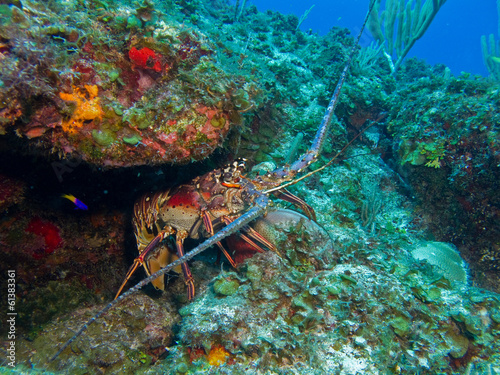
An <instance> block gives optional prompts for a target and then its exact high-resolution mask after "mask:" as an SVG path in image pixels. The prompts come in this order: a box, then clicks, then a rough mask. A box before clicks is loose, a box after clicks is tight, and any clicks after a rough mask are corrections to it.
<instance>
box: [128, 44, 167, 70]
mask: <svg viewBox="0 0 500 375" xmlns="http://www.w3.org/2000/svg"><path fill="white" fill-rule="evenodd" d="M128 57H129V59H130V61H132V62H133V63H134V64H135V65H137V66H138V67H141V68H145V69H153V70H154V71H156V72H161V65H162V64H161V62H160V59H161V57H162V56H161V55H160V54H159V53H156V52H155V51H153V50H152V49H151V48H148V47H143V48H141V49H137V48H135V47H132V48H131V49H130V51H129V52H128Z"/></svg>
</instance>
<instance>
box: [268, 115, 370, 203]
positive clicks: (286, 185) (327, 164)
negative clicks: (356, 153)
mask: <svg viewBox="0 0 500 375" xmlns="http://www.w3.org/2000/svg"><path fill="white" fill-rule="evenodd" d="M376 123H377V122H376V121H374V122H372V123H371V124H370V125H368V126H367V127H366V128H364V129H363V130H361V131H360V132H359V133H358V134H356V136H355V137H354V138H353V139H351V140H350V141H349V143H347V144H346V145H345V146H344V147H342V150H340V151H339V152H337V153H336V154H335V156H334V157H333V158H331V159H330V161H329V162H328V163H326V164H325V165H323V166H321V167H319V168H318V169H315V170H313V171H310V172H308V173H306V174H305V175H303V176H300V177H299V178H296V179H295V180H293V181H290V182H287V183H286V184H283V185H280V186H276V187H274V188H272V189H269V190H266V191H263V192H262V193H263V194H269V193H272V192H274V191H278V190H282V189H286V188H287V187H289V186H292V185H295V184H296V183H297V182H300V181H302V180H305V179H306V178H308V177H310V176H312V175H313V174H315V173H318V172H320V171H322V170H323V169H325V168H327V167H329V166H330V165H332V164H333V162H334V161H335V160H337V158H338V157H339V156H340V155H342V153H344V151H345V150H347V149H348V148H349V146H350V145H352V144H353V143H354V141H355V140H356V139H358V138H359V137H360V136H361V135H362V134H363V133H364V132H365V131H367V130H368V129H369V128H370V127H371V126H373V125H375V124H376Z"/></svg>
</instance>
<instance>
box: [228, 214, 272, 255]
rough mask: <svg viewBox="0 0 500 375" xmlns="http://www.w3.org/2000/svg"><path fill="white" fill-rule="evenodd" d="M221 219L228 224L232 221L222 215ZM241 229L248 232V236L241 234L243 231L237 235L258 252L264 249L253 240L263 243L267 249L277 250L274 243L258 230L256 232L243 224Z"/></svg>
mask: <svg viewBox="0 0 500 375" xmlns="http://www.w3.org/2000/svg"><path fill="white" fill-rule="evenodd" d="M223 220H224V222H225V223H226V225H227V224H229V223H232V222H233V221H234V219H230V218H228V217H224V218H223ZM242 230H244V231H245V232H246V233H247V234H248V236H247V235H245V234H243V233H241V232H239V233H238V236H239V237H240V238H241V239H242V240H243V241H245V242H246V243H248V244H249V245H251V246H252V247H253V248H254V249H255V250H256V251H258V252H259V253H263V252H264V250H263V249H262V247H260V246H259V245H257V244H256V243H255V242H254V241H253V240H255V241H257V242H259V243H261V244H262V245H264V246H265V247H267V248H268V249H269V250H271V251H274V252H276V250H277V249H276V246H274V244H272V243H271V242H269V241H268V240H267V239H266V238H264V237H263V236H262V235H261V234H260V233H259V232H257V231H256V230H255V229H253V228H252V227H249V226H248V225H246V226H244V227H243V228H242ZM251 238H252V239H253V240H252V239H251Z"/></svg>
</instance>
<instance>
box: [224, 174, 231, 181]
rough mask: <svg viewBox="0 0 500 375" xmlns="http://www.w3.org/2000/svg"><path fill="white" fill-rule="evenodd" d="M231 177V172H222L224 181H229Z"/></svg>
mask: <svg viewBox="0 0 500 375" xmlns="http://www.w3.org/2000/svg"><path fill="white" fill-rule="evenodd" d="M232 177H233V174H232V173H230V172H226V173H224V181H230V180H231V178H232Z"/></svg>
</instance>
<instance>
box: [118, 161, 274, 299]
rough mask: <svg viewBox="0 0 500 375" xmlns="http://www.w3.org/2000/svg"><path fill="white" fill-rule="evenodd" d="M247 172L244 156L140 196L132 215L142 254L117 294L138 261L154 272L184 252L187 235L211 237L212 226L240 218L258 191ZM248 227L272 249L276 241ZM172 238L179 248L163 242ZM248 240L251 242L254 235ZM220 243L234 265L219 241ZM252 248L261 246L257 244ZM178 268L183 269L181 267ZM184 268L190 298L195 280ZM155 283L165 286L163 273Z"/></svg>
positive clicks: (128, 276)
mask: <svg viewBox="0 0 500 375" xmlns="http://www.w3.org/2000/svg"><path fill="white" fill-rule="evenodd" d="M244 170H245V162H244V160H242V159H241V160H236V161H234V162H233V163H231V164H230V165H228V166H226V167H224V168H219V169H216V170H214V171H211V172H208V173H206V174H204V175H203V176H200V177H196V178H194V179H193V180H191V181H190V182H188V183H186V184H183V185H180V186H178V187H175V188H173V189H169V190H165V191H161V192H156V193H152V194H146V195H144V196H143V197H142V198H140V199H139V200H138V201H137V202H136V203H135V206H134V219H133V225H134V231H135V236H136V240H137V248H138V250H139V257H138V258H137V259H136V261H135V262H134V264H133V265H132V267H131V268H130V270H129V272H128V274H127V277H126V279H125V281H124V283H123V284H122V287H121V288H120V291H119V292H118V294H119V293H120V292H121V289H122V288H123V286H124V284H125V283H126V282H127V281H128V279H129V278H130V276H131V275H132V273H133V272H135V270H136V268H137V266H138V265H139V264H141V265H143V266H144V268H145V270H146V272H147V274H148V275H151V274H152V273H155V272H156V271H158V270H160V269H161V268H163V267H165V266H166V265H167V264H169V263H171V262H172V261H174V260H176V259H178V258H179V257H182V256H183V255H184V247H183V243H184V240H185V239H186V238H188V237H189V238H192V239H202V238H208V237H210V236H212V235H213V234H214V227H219V226H221V225H224V224H227V223H229V222H232V221H233V220H234V219H235V218H237V217H239V216H241V214H242V213H243V212H245V211H246V210H247V209H248V208H249V206H250V205H251V204H252V202H251V191H255V190H256V187H255V185H254V184H253V183H252V182H251V181H250V180H248V179H246V178H243V177H242V175H241V174H242V172H243V171H244ZM249 231H250V237H253V239H254V240H256V241H257V242H259V243H260V244H262V245H264V246H266V247H268V248H273V246H272V244H269V242H268V241H266V240H265V239H264V238H261V237H260V236H259V235H258V234H256V233H255V232H254V231H252V230H251V229H250V228H249ZM170 236H172V237H175V248H174V247H173V246H171V244H169V243H168V242H167V243H165V245H164V246H159V245H160V242H162V241H163V240H164V239H166V238H168V237H170ZM246 238H247V237H246ZM247 239H248V238H247ZM248 241H249V242H250V243H252V242H253V241H252V240H250V239H248ZM218 246H219V247H220V248H221V250H222V251H223V253H224V255H225V256H226V258H227V259H228V260H229V262H230V263H231V264H232V265H233V266H235V263H234V261H233V260H232V258H231V256H230V255H229V253H228V252H227V251H226V250H225V249H224V248H223V246H222V244H221V243H220V242H219V243H218ZM253 246H254V247H255V248H256V250H261V249H260V246H259V245H257V244H255V242H253ZM176 271H177V272H180V270H179V268H177V269H176ZM182 272H183V274H184V277H185V280H186V284H187V286H188V298H190V299H191V298H193V296H194V284H193V277H192V275H191V271H190V270H189V267H188V265H187V264H183V265H182ZM153 285H154V286H155V287H156V288H158V289H161V290H164V288H165V285H164V278H163V276H162V277H159V278H157V279H155V280H154V281H153Z"/></svg>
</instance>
